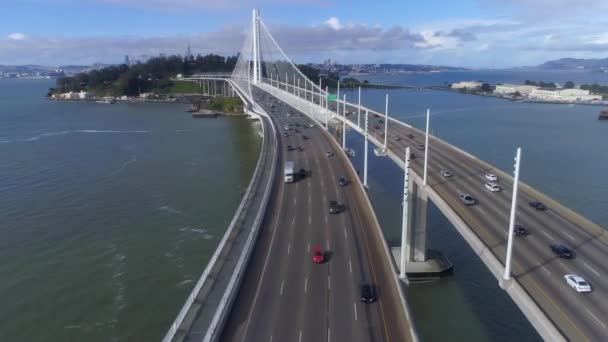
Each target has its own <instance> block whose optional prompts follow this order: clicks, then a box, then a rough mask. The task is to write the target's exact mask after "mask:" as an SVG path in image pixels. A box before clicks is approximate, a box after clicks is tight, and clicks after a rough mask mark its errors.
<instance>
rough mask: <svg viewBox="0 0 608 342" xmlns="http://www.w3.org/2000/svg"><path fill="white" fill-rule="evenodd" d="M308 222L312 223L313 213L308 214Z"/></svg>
mask: <svg viewBox="0 0 608 342" xmlns="http://www.w3.org/2000/svg"><path fill="white" fill-rule="evenodd" d="M308 224H312V215H308Z"/></svg>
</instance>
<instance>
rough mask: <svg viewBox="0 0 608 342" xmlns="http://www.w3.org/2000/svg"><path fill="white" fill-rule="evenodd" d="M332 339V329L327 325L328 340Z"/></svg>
mask: <svg viewBox="0 0 608 342" xmlns="http://www.w3.org/2000/svg"><path fill="white" fill-rule="evenodd" d="M330 341H331V330H330V329H329V327H327V342H330Z"/></svg>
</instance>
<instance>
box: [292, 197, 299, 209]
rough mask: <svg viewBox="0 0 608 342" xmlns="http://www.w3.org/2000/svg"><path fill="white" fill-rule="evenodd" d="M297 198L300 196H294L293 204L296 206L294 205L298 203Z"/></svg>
mask: <svg viewBox="0 0 608 342" xmlns="http://www.w3.org/2000/svg"><path fill="white" fill-rule="evenodd" d="M297 198H298V197H294V198H293V206H294V207H295V206H296V203H297Z"/></svg>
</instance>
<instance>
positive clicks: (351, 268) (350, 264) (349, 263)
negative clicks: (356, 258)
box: [348, 260, 353, 273]
mask: <svg viewBox="0 0 608 342" xmlns="http://www.w3.org/2000/svg"><path fill="white" fill-rule="evenodd" d="M348 268H349V269H350V273H353V263H352V262H350V260H348Z"/></svg>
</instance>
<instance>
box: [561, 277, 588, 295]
mask: <svg viewBox="0 0 608 342" xmlns="http://www.w3.org/2000/svg"><path fill="white" fill-rule="evenodd" d="M564 280H565V281H566V284H568V285H570V287H571V288H573V289H575V290H576V292H591V285H589V283H588V282H587V281H586V280H585V279H584V278H583V277H581V276H578V275H576V274H566V275H565V276H564Z"/></svg>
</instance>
